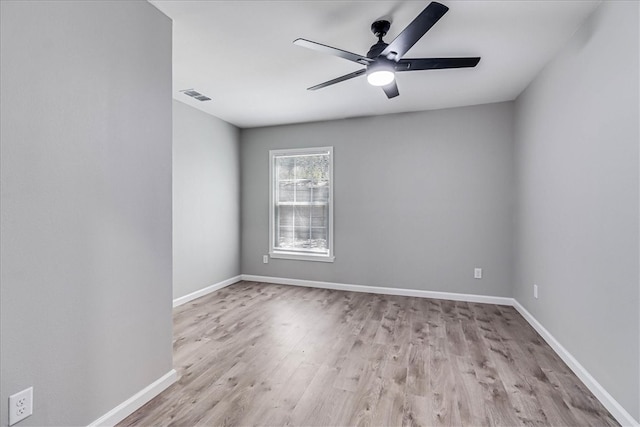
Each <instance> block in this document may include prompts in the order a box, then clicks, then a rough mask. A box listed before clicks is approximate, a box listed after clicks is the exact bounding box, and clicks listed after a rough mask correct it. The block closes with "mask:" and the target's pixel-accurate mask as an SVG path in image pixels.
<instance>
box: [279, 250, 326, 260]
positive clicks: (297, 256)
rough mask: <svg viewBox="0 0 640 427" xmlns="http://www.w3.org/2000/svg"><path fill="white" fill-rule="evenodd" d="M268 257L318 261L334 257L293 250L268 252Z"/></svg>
mask: <svg viewBox="0 0 640 427" xmlns="http://www.w3.org/2000/svg"><path fill="white" fill-rule="evenodd" d="M269 257H271V258H274V259H293V260H298V261H319V262H333V261H334V260H335V259H336V257H333V256H328V255H324V254H317V255H314V254H313V253H311V252H310V253H306V254H303V253H294V252H280V251H273V252H269Z"/></svg>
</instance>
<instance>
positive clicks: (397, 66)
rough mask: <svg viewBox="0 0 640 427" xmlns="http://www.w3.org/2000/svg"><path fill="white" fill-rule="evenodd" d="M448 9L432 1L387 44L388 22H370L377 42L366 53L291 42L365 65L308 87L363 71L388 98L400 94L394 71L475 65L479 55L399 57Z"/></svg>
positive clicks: (297, 40) (349, 76) (303, 41)
mask: <svg viewBox="0 0 640 427" xmlns="http://www.w3.org/2000/svg"><path fill="white" fill-rule="evenodd" d="M448 10H449V8H448V7H447V6H445V5H443V4H440V3H437V2H435V1H434V2H431V3H430V4H429V5H428V6H427V7H426V8H425V9H424V10H423V11H422V12H420V14H419V15H418V16H417V17H416V18H415V19H414V20H413V21H412V22H411V23H410V24H409V25H408V26H407V27H406V28H405V29H404V30H402V32H401V33H400V34H399V35H398V36H397V37H396V38H395V39H394V40H393V41H392V42H391V43H390V44H387V43H385V42H384V41H383V40H382V38H383V37H384V36H385V35H386V34H387V31H389V27H390V26H391V23H390V22H389V21H384V20H381V21H376V22H374V23H373V24H371V31H372V32H373V34H374V35H375V36H376V37H378V42H377V43H376V44H374V45H373V46H371V49H369V52H367V56H362V55H358V54H355V53H351V52H347V51H345V50H342V49H337V48H335V47H331V46H327V45H324V44H320V43H316V42H312V41H310V40H305V39H296V40H295V41H294V42H293V44H295V45H298V46H302V47H306V48H308V49H313V50H316V51H318V52H322V53H327V54H329V55H334V56H338V57H340V58H344V59H346V60H348V61H352V62H356V63H358V64H360V65H364V66H365V68H363V69H360V70H358V71H354V72H353V73H349V74H345V75H344V76H340V77H337V78H335V79H332V80H329V81H327V82H324V83H320V84H318V85H315V86H312V87H310V88H308V90H317V89H322V88H324V87H327V86H331V85H334V84H336V83H340V82H343V81H345V80H349V79H352V78H354V77H358V76H360V75H362V74H366V75H367V81H368V82H369V83H370V84H371V85H373V86H381V87H382V90H383V91H384V93H385V94H386V95H387V97H388V98H394V97H396V96H398V95H399V94H400V93H399V92H398V85H397V84H396V81H395V73H396V72H401V71H419V70H434V69H444V68H465V67H475V66H476V65H477V64H478V62H479V61H480V58H479V57H470V58H411V59H409V58H406V59H403V57H404V55H405V53H407V51H408V50H409V49H411V47H412V46H413V45H414V44H416V42H417V41H418V40H420V38H421V37H422V36H423V35H424V34H425V33H426V32H427V31H429V29H430V28H431V27H432V26H433V25H434V24H435V23H436V22H438V21H439V20H440V18H442V17H443V16H444V14H445V13H447V11H448Z"/></svg>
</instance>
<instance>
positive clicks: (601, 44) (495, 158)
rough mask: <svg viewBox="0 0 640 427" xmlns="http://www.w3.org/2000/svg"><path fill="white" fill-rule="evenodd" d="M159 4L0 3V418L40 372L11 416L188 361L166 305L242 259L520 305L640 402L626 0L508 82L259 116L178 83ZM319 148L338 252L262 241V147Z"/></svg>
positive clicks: (633, 91)
mask: <svg viewBox="0 0 640 427" xmlns="http://www.w3.org/2000/svg"><path fill="white" fill-rule="evenodd" d="M155 3H160V2H151V3H149V2H77V3H64V2H56V1H52V2H17V1H4V0H3V1H1V2H0V10H1V13H0V17H1V20H2V21H1V23H2V25H1V27H0V31H1V33H0V43H1V52H2V61H1V69H0V80H1V91H0V92H1V114H0V120H1V122H0V135H1V156H0V162H1V163H0V165H1V171H0V172H1V184H2V188H1V190H2V194H1V208H2V216H1V236H2V237H1V252H0V260H1V263H0V275H1V276H0V277H1V287H0V295H1V301H0V331H1V338H0V367H1V372H0V378H2V384H1V386H0V426H6V425H8V420H9V410H10V408H9V407H8V405H6V402H7V401H8V399H9V397H10V396H11V395H13V394H14V393H16V392H18V391H20V390H23V389H26V388H28V387H31V386H32V387H33V399H34V413H33V415H32V416H31V417H29V418H26V419H25V420H24V421H22V422H21V423H20V424H18V425H20V426H22V425H24V426H35V425H90V424H91V425H114V424H116V423H117V422H119V421H121V420H122V419H123V417H124V416H127V415H129V414H131V413H133V412H134V411H135V410H136V409H138V408H139V407H140V406H142V405H143V404H144V403H146V402H148V401H149V400H151V399H152V398H153V397H154V396H156V395H158V394H159V393H160V392H161V391H163V390H165V389H166V388H167V387H169V386H171V384H173V383H174V382H175V381H176V380H177V378H178V375H177V372H176V370H175V367H174V364H173V359H172V321H173V320H172V308H173V307H178V306H181V305H184V304H187V303H189V302H191V301H193V300H195V299H196V298H199V297H202V296H204V295H207V294H211V293H212V292H215V291H217V290H219V289H222V288H225V287H227V286H230V285H233V284H234V283H237V282H239V281H242V280H246V281H255V282H260V283H277V284H283V285H298V286H306V287H315V288H327V289H341V290H348V291H362V292H371V293H381V294H390V295H405V296H416V297H426V298H438V299H454V300H455V299H458V300H461V301H472V302H480V303H482V302H486V303H491V304H502V305H510V306H513V307H515V309H516V310H517V311H518V312H519V313H520V314H522V316H523V318H524V319H525V320H526V321H527V322H529V324H531V325H532V326H533V327H534V329H536V331H537V332H538V333H539V334H540V335H541V336H542V337H543V338H544V339H545V340H546V341H547V342H548V343H549V345H550V346H551V348H553V350H555V351H556V352H557V353H558V354H559V355H560V357H561V358H562V359H563V360H564V361H565V363H566V364H567V365H568V366H569V367H570V368H571V369H572V370H573V371H574V372H575V373H576V375H577V376H578V378H580V380H581V381H582V382H583V383H584V384H585V385H586V386H587V388H588V389H589V390H590V391H591V392H592V393H593V394H594V395H595V396H596V398H597V399H599V400H600V402H602V404H603V405H604V406H605V407H606V409H607V410H608V411H609V412H610V413H611V414H612V415H613V416H614V417H615V419H616V420H617V421H618V422H619V423H620V424H622V425H638V424H639V422H640V120H639V116H640V108H639V104H640V84H639V80H640V78H639V76H640V66H639V61H640V32H639V26H640V7H639V5H638V3H637V2H622V1H620V2H609V1H605V2H600V3H599V4H598V6H597V7H595V8H594V10H593V12H592V13H590V14H589V16H588V17H586V18H585V19H584V21H582V22H581V24H580V25H579V27H578V28H577V30H576V31H575V32H574V33H573V34H572V35H571V37H570V38H568V40H567V41H566V43H564V44H563V45H562V46H558V48H557V52H555V54H554V55H553V56H552V57H549V58H548V61H547V62H546V64H545V65H544V66H543V67H541V68H540V70H538V72H537V73H536V74H535V77H534V78H533V79H532V80H531V81H530V82H529V83H528V85H527V86H526V88H525V89H524V90H523V91H522V92H521V93H520V94H519V95H518V96H517V97H515V98H513V99H506V100H502V101H496V102H490V103H480V104H477V105H471V104H469V105H463V106H455V107H451V108H440V109H430V110H427V111H405V112H400V113H393V114H380V115H375V116H373V115H368V114H363V115H362V117H349V118H338V117H332V118H329V119H323V120H318V121H299V120H297V119H296V118H294V119H292V120H291V121H290V122H288V123H284V122H283V123H278V124H269V123H267V122H265V123H264V124H262V123H259V124H256V125H251V126H244V125H241V124H239V123H235V124H233V123H231V121H226V120H224V119H223V118H221V117H217V116H216V115H214V114H212V113H210V112H206V111H203V109H202V108H196V107H197V105H198V104H197V102H200V101H198V100H197V99H196V100H193V99H187V98H183V97H181V95H180V94H178V93H177V92H176V88H175V87H174V82H173V81H172V62H175V58H176V56H175V55H176V52H175V46H174V52H173V53H172V21H171V19H170V18H169V17H168V16H165V15H164V14H163V13H161V12H160V10H158V8H157V7H156V6H155V5H154V4H155ZM223 3H225V5H224V7H227V8H230V7H231V3H232V2H223ZM245 3H247V2H245ZM298 3H302V2H298ZM388 3H394V2H388ZM449 3H450V4H449ZM478 3H479V4H480V3H482V2H478ZM247 4H248V3H247ZM447 4H449V6H450V7H451V8H452V9H455V7H456V5H455V2H447ZM291 7H294V6H291ZM295 7H302V6H300V5H297V6H295ZM509 7H513V5H511V6H509ZM367 25H368V24H367ZM394 25H395V24H394ZM398 25H399V24H398ZM365 30H367V28H365ZM173 31H175V24H174V28H173ZM105 35H108V37H106V36H105ZM369 36H371V34H369ZM525 48H526V46H524V47H523V49H525ZM172 55H173V56H172ZM328 60H329V59H327V61H328ZM336 61H337V60H336ZM481 63H482V62H481ZM265 66H266V65H265ZM284 78H286V76H285V77H284ZM400 86H401V88H400V89H401V95H400V97H402V96H404V95H405V94H407V96H411V95H410V94H409V92H410V89H409V87H407V86H408V85H405V86H402V85H400ZM179 89H187V87H184V88H179ZM194 89H197V88H194ZM171 94H173V98H172V96H171ZM376 94H377V93H376ZM206 95H207V96H211V98H212V99H211V100H207V101H204V102H216V97H215V95H214V94H209V93H207V94H206ZM377 95H380V94H377ZM200 96H203V95H200ZM323 96H324V95H323ZM367 96H368V95H367ZM384 101H385V102H392V100H387V99H384ZM345 102H347V101H345ZM207 108H209V107H207ZM212 108H213V107H212ZM215 108H224V107H215ZM246 108H247V109H251V108H252V107H251V105H246ZM384 108H386V107H384ZM363 111H368V110H367V109H366V108H365V107H363ZM275 114H276V113H275V112H274V116H275ZM332 114H333V113H332ZM336 114H337V113H336ZM218 116H222V115H221V114H219V115H218ZM267 116H268V114H265V117H267ZM243 120H246V119H245V118H244V117H243ZM265 120H266V118H265ZM242 123H244V122H242ZM256 123H257V122H256ZM326 146H331V147H333V162H334V163H333V180H334V182H335V186H334V187H333V192H334V193H333V200H332V203H334V205H335V206H334V207H333V209H334V218H335V220H334V224H333V226H334V230H333V233H334V236H335V237H334V239H333V240H334V242H333V244H334V248H335V253H334V254H332V255H334V256H335V259H333V262H309V261H300V260H291V259H279V258H275V257H270V256H268V254H269V251H270V247H269V246H270V245H269V227H270V220H269V209H270V199H269V197H270V190H269V189H270V187H269V184H270V183H269V151H270V150H276V149H300V148H312V147H326ZM333 184H334V183H333V182H332V186H333ZM265 261H266V262H265ZM474 268H481V269H482V270H481V274H480V276H481V277H480V278H474Z"/></svg>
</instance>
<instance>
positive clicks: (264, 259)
mask: <svg viewBox="0 0 640 427" xmlns="http://www.w3.org/2000/svg"><path fill="white" fill-rule="evenodd" d="M262 262H263V263H265V264H269V255H262Z"/></svg>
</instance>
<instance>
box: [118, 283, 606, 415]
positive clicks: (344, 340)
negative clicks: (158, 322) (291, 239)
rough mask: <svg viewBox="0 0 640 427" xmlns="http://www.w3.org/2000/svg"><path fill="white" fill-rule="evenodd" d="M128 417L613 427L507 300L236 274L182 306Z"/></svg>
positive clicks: (594, 402) (596, 402)
mask: <svg viewBox="0 0 640 427" xmlns="http://www.w3.org/2000/svg"><path fill="white" fill-rule="evenodd" d="M174 365H175V367H176V369H177V370H178V373H179V375H181V378H180V379H179V381H178V382H177V383H175V384H174V385H172V386H171V387H169V388H168V389H167V390H166V391H164V392H163V393H162V394H160V395H159V396H157V397H156V398H155V399H153V400H152V401H150V402H149V403H148V404H147V405H145V406H143V407H142V408H140V409H139V410H138V411H136V412H135V413H133V414H132V415H131V416H129V417H128V418H127V419H125V420H124V421H123V422H122V423H120V424H119V425H120V426H166V425H172V426H195V425H207V426H227V425H228V426H252V425H297V426H346V425H363V426H364V425H384V426H400V425H410V426H418V425H424V426H426V425H428V426H443V425H444V426H469V425H470V426H484V425H501V426H518V425H539V426H543V425H553V426H560V425H562V426H567V425H570V426H608V425H618V424H617V423H616V421H615V420H614V419H613V418H612V417H611V415H610V414H609V413H608V412H607V410H606V409H605V408H604V407H603V406H602V405H601V404H600V403H599V402H598V400H596V398H595V397H594V396H593V395H592V394H591V393H590V392H589V391H588V390H587V388H586V387H585V386H584V385H583V384H582V383H581V382H580V380H578V379H577V378H576V376H575V375H574V374H573V373H572V372H571V371H570V370H569V368H568V367H567V366H566V365H565V364H564V363H563V362H562V361H561V360H560V358H559V357H558V356H557V355H556V354H555V353H554V352H553V350H552V349H551V348H550V347H549V346H548V345H547V344H546V343H545V342H544V340H543V339H542V338H541V337H540V336H539V335H538V334H537V333H536V332H535V331H534V330H533V328H531V327H530V326H529V324H528V323H527V322H526V321H525V320H524V319H523V318H522V317H521V316H520V315H519V314H518V313H517V312H516V311H515V310H514V309H513V308H512V307H505V306H497V305H488V304H473V303H465V302H454V301H444V300H433V299H425V298H412V297H400V296H388V295H376V294H366V293H355V292H343V291H334V290H326V289H311V288H302V287H295V286H284V285H272V284H264V283H255V282H240V283H237V284H235V285H232V286H229V287H227V288H224V289H222V290H219V291H217V292H215V293H212V294H210V295H207V296H205V297H202V298H199V299H197V300H195V301H193V302H191V303H188V304H185V305H183V306H180V307H178V308H176V309H175V310H174Z"/></svg>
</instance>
